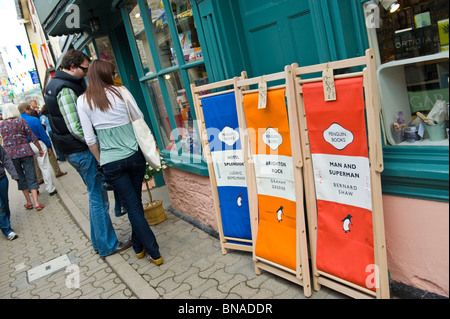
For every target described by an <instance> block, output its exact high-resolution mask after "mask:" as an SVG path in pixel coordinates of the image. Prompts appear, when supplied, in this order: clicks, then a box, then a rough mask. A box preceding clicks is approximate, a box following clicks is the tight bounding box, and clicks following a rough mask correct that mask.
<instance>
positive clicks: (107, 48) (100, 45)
mask: <svg viewBox="0 0 450 319" xmlns="http://www.w3.org/2000/svg"><path fill="white" fill-rule="evenodd" d="M95 44H96V46H97V51H98V55H99V56H100V59H102V60H106V61H109V62H111V63H112V64H114V71H115V72H114V84H115V85H122V80H121V79H120V75H119V69H118V68H117V63H116V58H115V57H114V52H113V49H112V47H111V43H110V41H109V38H108V37H101V38H97V39H95Z"/></svg>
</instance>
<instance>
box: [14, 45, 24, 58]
mask: <svg viewBox="0 0 450 319" xmlns="http://www.w3.org/2000/svg"><path fill="white" fill-rule="evenodd" d="M16 48H17V50H19V52H20V55H22V56H23V54H22V46H21V45H16Z"/></svg>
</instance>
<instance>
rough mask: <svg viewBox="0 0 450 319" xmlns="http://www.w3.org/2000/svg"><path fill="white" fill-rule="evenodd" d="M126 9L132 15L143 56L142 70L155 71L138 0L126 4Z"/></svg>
mask: <svg viewBox="0 0 450 319" xmlns="http://www.w3.org/2000/svg"><path fill="white" fill-rule="evenodd" d="M126 9H127V12H128V15H129V17H130V22H131V26H132V28H133V33H134V38H135V40H136V46H137V48H138V51H139V55H140V57H141V63H142V70H143V72H144V75H150V74H152V73H155V71H156V70H155V63H154V62H153V57H152V53H151V51H150V46H149V44H148V38H147V34H146V33H145V30H144V23H143V22H142V17H141V11H140V9H139V6H138V4H137V0H131V1H129V2H128V3H127V4H126Z"/></svg>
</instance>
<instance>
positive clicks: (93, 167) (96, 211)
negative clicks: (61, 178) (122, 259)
mask: <svg viewBox="0 0 450 319" xmlns="http://www.w3.org/2000/svg"><path fill="white" fill-rule="evenodd" d="M67 161H68V162H69V164H70V165H72V166H73V167H74V168H75V169H76V170H77V172H78V174H80V176H81V178H82V179H83V182H84V184H86V187H87V191H88V195H89V220H90V224H91V241H92V246H93V247H94V250H97V251H98V253H99V255H100V256H108V255H111V254H112V253H114V252H115V251H116V249H117V247H118V246H119V241H118V240H117V236H116V233H115V231H114V228H113V225H112V223H111V218H110V216H109V202H108V194H107V193H106V191H105V190H103V188H102V185H101V183H99V182H98V181H97V179H96V178H95V177H94V176H95V174H96V172H97V165H98V163H97V160H96V159H95V157H94V155H92V153H91V152H90V151H89V150H87V151H84V152H80V153H74V154H69V155H67Z"/></svg>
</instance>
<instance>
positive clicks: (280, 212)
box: [277, 206, 284, 222]
mask: <svg viewBox="0 0 450 319" xmlns="http://www.w3.org/2000/svg"><path fill="white" fill-rule="evenodd" d="M283 208H284V207H283V206H280V208H278V210H277V219H278V222H281V221H282V220H283V218H282V217H281V215H284V213H283Z"/></svg>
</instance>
